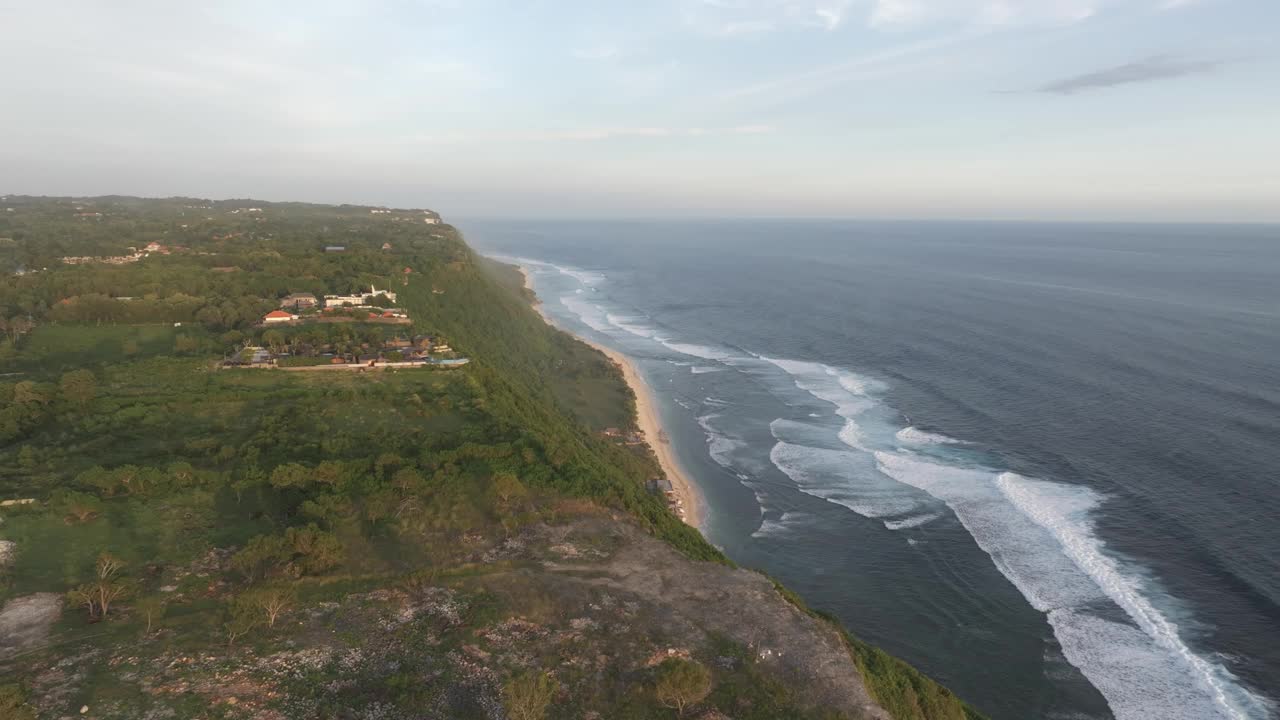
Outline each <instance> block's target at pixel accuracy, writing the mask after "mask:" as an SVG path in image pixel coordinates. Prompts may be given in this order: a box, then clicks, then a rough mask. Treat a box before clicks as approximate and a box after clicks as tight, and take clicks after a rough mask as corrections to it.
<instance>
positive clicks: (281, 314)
mask: <svg viewBox="0 0 1280 720" xmlns="http://www.w3.org/2000/svg"><path fill="white" fill-rule="evenodd" d="M297 319H298V316H297V315H293V314H291V313H287V312H285V311H283V310H272V311H271V312H269V313H267V315H266V317H264V318H262V322H263V323H266V324H270V323H282V322H291V321H293V320H297Z"/></svg>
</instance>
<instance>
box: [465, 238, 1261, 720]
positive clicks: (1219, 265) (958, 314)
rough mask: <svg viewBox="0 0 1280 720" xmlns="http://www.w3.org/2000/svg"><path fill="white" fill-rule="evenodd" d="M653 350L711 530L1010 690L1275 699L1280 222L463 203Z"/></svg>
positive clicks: (1127, 705) (542, 290) (579, 304)
mask: <svg viewBox="0 0 1280 720" xmlns="http://www.w3.org/2000/svg"><path fill="white" fill-rule="evenodd" d="M462 228H463V230H464V232H465V233H466V234H467V237H468V240H469V241H470V242H471V243H472V244H474V245H476V246H478V247H480V248H482V249H483V250H484V251H486V252H489V253H491V254H495V255H501V256H504V257H508V258H517V259H519V261H520V262H521V263H522V264H524V265H525V266H526V267H527V268H528V269H530V270H531V272H532V276H533V280H534V283H535V287H536V289H537V290H538V292H539V295H540V296H541V297H542V298H543V300H544V303H545V308H546V309H547V311H548V312H549V313H550V314H551V315H552V316H553V317H554V318H555V319H556V321H557V322H558V323H560V324H562V326H564V327H566V328H568V329H570V330H573V331H574V332H578V333H580V334H583V335H584V336H587V337H590V338H591V339H593V340H596V341H598V342H602V343H605V344H608V345H610V346H612V347H615V348H617V349H619V350H621V351H623V352H625V353H627V354H628V355H630V356H631V357H633V358H634V359H636V361H637V365H638V366H639V368H640V369H641V372H643V373H644V374H645V376H646V378H647V379H648V380H649V382H650V384H651V385H652V386H653V387H654V389H655V391H656V394H657V396H658V397H659V399H660V402H661V404H662V412H663V416H664V421H665V423H666V427H667V429H668V432H669V434H670V435H671V438H672V441H673V444H674V445H675V447H676V449H677V452H678V453H679V454H680V456H681V459H682V460H683V461H684V464H685V465H686V466H687V467H688V468H689V469H690V470H691V472H692V473H693V475H694V476H695V479H696V480H697V482H698V483H699V485H700V487H701V488H702V490H703V492H704V494H705V495H706V497H707V500H708V505H709V508H710V516H709V519H708V523H707V527H706V532H707V534H708V537H709V538H710V539H711V540H712V541H713V542H715V543H717V544H718V545H720V546H721V547H723V548H724V549H725V551H726V552H728V553H729V555H730V556H731V557H733V558H734V559H735V560H736V561H738V562H740V563H742V564H744V565H748V566H754V567H759V568H761V569H764V570H766V571H768V572H769V573H771V574H773V575H775V576H777V577H779V578H781V579H782V580H784V581H785V582H786V583H787V584H788V585H790V586H792V587H794V588H795V589H797V590H798V591H800V592H801V594H802V595H804V596H805V597H806V599H808V600H809V601H810V602H811V603H812V604H813V605H815V606H817V607H821V608H825V609H829V610H831V611H833V612H836V613H837V614H838V615H840V617H841V618H842V619H843V620H844V621H845V622H846V623H847V624H848V625H849V626H850V627H851V628H852V629H853V630H854V631H855V632H857V633H858V634H860V635H862V636H864V637H866V638H868V639H870V640H872V641H874V642H877V643H879V644H881V645H883V646H885V647H886V648H887V649H889V650H890V651H892V652H894V653H896V654H898V655H901V656H903V657H905V658H906V659H908V660H910V661H911V662H913V663H915V664H917V665H918V666H920V667H922V668H923V669H925V670H926V671H928V672H929V673H930V674H932V675H934V676H935V677H937V678H939V679H941V680H942V681H944V682H946V683H948V684H949V685H950V686H951V687H953V688H954V689H955V690H956V691H957V692H958V693H960V694H961V695H962V696H964V697H965V698H967V699H970V700H972V701H973V702H975V703H976V704H977V705H979V706H980V707H981V708H982V709H984V710H985V711H987V712H989V713H990V714H992V715H993V716H994V717H996V718H1010V719H1012V718H1029V717H1037V718H1039V717H1049V718H1084V717H1099V718H1105V717H1119V718H1174V719H1176V718H1196V719H1199V718H1262V717H1270V716H1271V714H1272V712H1273V707H1274V706H1273V705H1272V701H1271V700H1270V699H1269V698H1275V697H1277V696H1280V687H1278V685H1277V678H1280V562H1278V561H1277V560H1276V558H1277V551H1278V550H1280V531H1277V529H1276V525H1275V520H1276V518H1280V487H1278V485H1280V483H1278V481H1277V474H1276V472H1275V470H1274V468H1275V467H1280V442H1277V438H1280V363H1277V362H1276V360H1275V358H1276V357H1280V231H1278V230H1277V229H1276V228H1267V227H1174V226H1169V227H1166V226H1136V225H1126V226H1102V225H1097V226H1091V225H1020V224H976V223H967V224H942V223H920V224H912V223H835V222H810V223H797V222H780V221H779V222H764V223H743V222H682V223H674V222H673V223H659V222H645V223H623V222H617V223H462Z"/></svg>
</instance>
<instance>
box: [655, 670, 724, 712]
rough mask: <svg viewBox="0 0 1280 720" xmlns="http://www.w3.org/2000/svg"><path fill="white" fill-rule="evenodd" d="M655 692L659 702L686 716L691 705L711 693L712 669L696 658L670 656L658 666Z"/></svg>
mask: <svg viewBox="0 0 1280 720" xmlns="http://www.w3.org/2000/svg"><path fill="white" fill-rule="evenodd" d="M654 693H655V694H656V695H657V698H658V702H660V703H662V704H663V705H664V706H666V707H669V708H673V709H674V710H675V711H676V714H677V715H679V716H681V717H684V711H685V710H686V709H687V708H688V707H689V706H691V705H696V704H698V703H700V702H702V701H703V700H704V699H705V698H706V697H707V695H710V694H711V671H710V670H707V668H706V666H704V665H703V664H702V663H699V662H697V661H696V660H685V659H683V658H668V659H666V660H664V661H663V662H662V664H661V665H659V666H658V682H657V684H656V685H655V687H654Z"/></svg>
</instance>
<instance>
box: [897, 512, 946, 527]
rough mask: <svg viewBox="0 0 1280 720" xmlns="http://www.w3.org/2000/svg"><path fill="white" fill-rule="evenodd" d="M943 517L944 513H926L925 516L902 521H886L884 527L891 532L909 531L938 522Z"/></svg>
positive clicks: (916, 516)
mask: <svg viewBox="0 0 1280 720" xmlns="http://www.w3.org/2000/svg"><path fill="white" fill-rule="evenodd" d="M940 517H942V513H925V514H924V515H912V516H911V517H905V518H902V519H900V520H885V521H884V526H885V527H886V528H888V529H889V530H909V529H911V528H916V527H920V526H921V525H925V524H928V523H931V522H933V521H934V520H937V519H938V518H940Z"/></svg>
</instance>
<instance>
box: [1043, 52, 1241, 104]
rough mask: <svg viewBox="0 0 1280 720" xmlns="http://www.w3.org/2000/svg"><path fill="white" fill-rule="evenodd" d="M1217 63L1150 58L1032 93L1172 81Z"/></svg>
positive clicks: (1218, 64) (1071, 92)
mask: <svg viewBox="0 0 1280 720" xmlns="http://www.w3.org/2000/svg"><path fill="white" fill-rule="evenodd" d="M1223 64H1224V63H1223V61H1221V60H1193V59H1188V58H1180V57H1177V56H1173V55H1153V56H1151V57H1148V58H1143V59H1141V60H1135V61H1134V62H1129V63H1125V64H1123V65H1116V66H1114V67H1109V68H1104V69H1102V70H1095V71H1093V72H1087V73H1083V74H1081V75H1073V76H1071V77H1066V78H1062V79H1060V80H1055V81H1053V82H1051V83H1048V84H1047V85H1042V86H1040V87H1038V88H1036V92H1041V93H1050V94H1053V95H1075V94H1077V93H1082V92H1088V91H1091V90H1102V89H1104V88H1111V87H1117V86H1119V85H1133V84H1137V83H1147V82H1155V81H1157V80H1172V79H1174V78H1180V77H1186V76H1188V75H1200V74H1203V73H1208V72H1213V71H1214V70H1216V69H1218V68H1219V67H1221V66H1222V65H1223Z"/></svg>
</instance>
